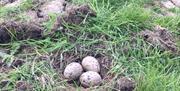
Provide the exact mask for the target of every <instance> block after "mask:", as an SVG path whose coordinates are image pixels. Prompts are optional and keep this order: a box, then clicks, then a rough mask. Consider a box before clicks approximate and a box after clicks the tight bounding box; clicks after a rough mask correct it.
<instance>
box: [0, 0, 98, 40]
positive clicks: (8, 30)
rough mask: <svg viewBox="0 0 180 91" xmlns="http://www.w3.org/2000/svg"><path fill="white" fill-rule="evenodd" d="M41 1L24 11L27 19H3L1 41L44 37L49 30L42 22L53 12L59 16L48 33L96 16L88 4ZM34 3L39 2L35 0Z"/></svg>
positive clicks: (11, 5) (7, 5) (58, 0)
mask: <svg viewBox="0 0 180 91" xmlns="http://www.w3.org/2000/svg"><path fill="white" fill-rule="evenodd" d="M38 2H40V1H38ZM41 2H42V3H41V5H38V6H37V7H36V8H35V9H30V10H27V11H25V12H24V13H23V15H24V16H26V17H28V20H26V21H23V20H13V19H3V22H0V43H7V42H10V41H11V40H12V39H17V40H24V39H39V38H42V37H44V36H45V34H44V32H47V31H46V30H47V29H46V27H45V26H43V24H42V23H44V22H48V21H49V20H50V18H51V15H52V14H53V15H56V17H57V18H56V19H55V21H54V24H53V25H52V28H51V29H50V31H48V33H46V35H48V34H53V33H54V32H55V31H58V28H62V29H64V28H65V27H64V26H63V24H64V23H68V24H77V25H78V24H81V23H82V22H83V20H84V19H85V18H86V17H87V16H89V17H90V16H91V17H94V16H96V14H95V12H94V11H93V10H92V9H91V8H90V7H89V6H88V5H74V4H71V3H70V2H67V1H65V0H52V1H41ZM21 3H23V2H22V1H21V0H20V1H19V0H16V1H14V2H11V3H8V4H6V5H4V6H3V7H10V8H13V7H18V6H20V4H21ZM34 3H37V2H36V1H34ZM12 15H13V14H12ZM15 15H16V14H15ZM12 17H13V16H12Z"/></svg>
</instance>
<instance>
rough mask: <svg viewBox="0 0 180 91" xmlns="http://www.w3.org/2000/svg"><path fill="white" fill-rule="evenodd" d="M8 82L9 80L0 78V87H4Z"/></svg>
mask: <svg viewBox="0 0 180 91" xmlns="http://www.w3.org/2000/svg"><path fill="white" fill-rule="evenodd" d="M8 83H10V81H9V80H2V81H0V88H3V87H5V86H6V85H7V84H8Z"/></svg>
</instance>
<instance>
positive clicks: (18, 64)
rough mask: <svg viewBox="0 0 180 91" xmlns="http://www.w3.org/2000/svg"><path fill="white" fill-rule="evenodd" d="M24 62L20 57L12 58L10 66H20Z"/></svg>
mask: <svg viewBox="0 0 180 91" xmlns="http://www.w3.org/2000/svg"><path fill="white" fill-rule="evenodd" d="M24 63H25V61H23V60H20V59H18V60H14V61H13V62H12V63H11V67H12V68H16V67H20V66H22V65H23V64H24Z"/></svg>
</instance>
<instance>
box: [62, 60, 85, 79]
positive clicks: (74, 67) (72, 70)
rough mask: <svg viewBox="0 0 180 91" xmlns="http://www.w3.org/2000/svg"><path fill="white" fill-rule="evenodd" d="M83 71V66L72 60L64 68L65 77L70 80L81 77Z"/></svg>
mask: <svg viewBox="0 0 180 91" xmlns="http://www.w3.org/2000/svg"><path fill="white" fill-rule="evenodd" d="M82 72H83V68H82V66H81V65H80V64H79V63H77V62H72V63H70V64H68V65H67V66H66V68H65V70H64V77H65V78H66V79H68V80H75V79H78V78H79V76H80V75H81V74H82Z"/></svg>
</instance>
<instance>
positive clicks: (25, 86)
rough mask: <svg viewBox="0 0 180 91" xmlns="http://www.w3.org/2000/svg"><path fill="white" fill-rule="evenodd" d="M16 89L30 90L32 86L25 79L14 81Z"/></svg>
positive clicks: (20, 90)
mask: <svg viewBox="0 0 180 91" xmlns="http://www.w3.org/2000/svg"><path fill="white" fill-rule="evenodd" d="M15 87H16V91H32V87H31V85H30V84H29V83H27V82H25V81H18V82H17V83H16V86H15Z"/></svg>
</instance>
